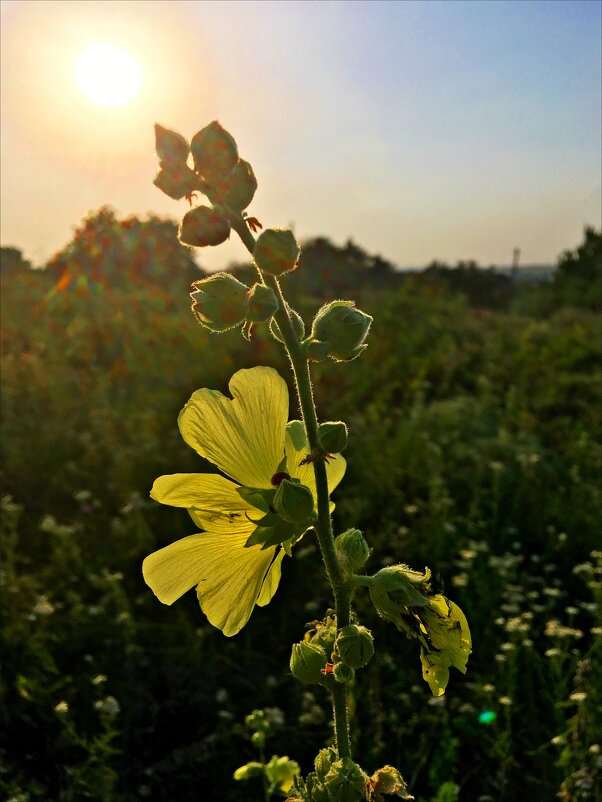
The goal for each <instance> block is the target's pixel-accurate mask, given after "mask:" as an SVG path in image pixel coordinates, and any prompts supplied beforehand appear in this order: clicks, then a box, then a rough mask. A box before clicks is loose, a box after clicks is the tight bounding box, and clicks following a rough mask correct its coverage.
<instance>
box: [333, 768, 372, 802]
mask: <svg viewBox="0 0 602 802" xmlns="http://www.w3.org/2000/svg"><path fill="white" fill-rule="evenodd" d="M367 781H368V778H367V777H366V775H365V774H364V772H363V771H362V769H361V768H360V766H358V764H357V763H354V762H353V760H351V758H349V757H344V758H342V759H341V760H336V761H335V762H334V763H333V764H332V766H331V767H330V770H329V772H328V774H327V775H326V777H325V779H324V787H325V788H326V790H327V791H328V796H329V799H331V800H333V802H360V800H364V799H365V798H366V796H365V792H366V783H367Z"/></svg>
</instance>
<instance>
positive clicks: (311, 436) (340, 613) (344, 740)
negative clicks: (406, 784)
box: [231, 215, 351, 758]
mask: <svg viewBox="0 0 602 802" xmlns="http://www.w3.org/2000/svg"><path fill="white" fill-rule="evenodd" d="M231 223H232V227H233V228H234V230H235V231H236V233H237V234H238V235H239V236H240V238H241V240H242V241H243V244H244V245H245V246H246V248H247V250H248V251H249V252H250V253H251V254H252V253H253V250H254V248H255V237H254V236H253V235H252V234H251V232H250V231H249V229H248V228H247V225H246V223H245V222H244V220H243V219H242V218H241V217H239V216H235V215H233V216H232V217H231ZM260 275H262V274H260ZM262 280H263V281H264V283H265V284H266V285H267V286H268V287H271V288H272V290H273V291H274V293H275V294H276V297H277V298H278V303H279V309H278V311H277V312H276V314H275V315H274V317H275V319H276V323H277V324H278V328H279V329H280V334H281V335H282V339H283V341H284V346H285V348H286V352H287V354H288V357H289V359H290V362H291V365H292V368H293V373H294V376H295V384H296V387H297V396H298V398H299V406H300V407H301V414H302V416H303V422H304V424H305V431H306V432H307V440H308V443H309V447H310V450H313V449H317V448H319V443H318V417H317V414H316V405H315V402H314V397H313V392H312V387H311V376H310V372H309V362H308V360H307V357H306V356H305V353H304V352H303V349H302V348H301V343H300V342H299V338H298V337H297V335H296V333H295V330H294V328H293V324H292V322H291V319H290V315H289V313H288V308H287V305H286V302H285V300H284V297H283V295H282V290H281V289H280V284H279V283H278V279H277V278H276V277H275V276H270V275H267V274H266V275H265V276H263V275H262ZM313 466H314V474H315V479H316V495H317V497H318V521H317V525H316V527H315V528H316V533H317V536H318V542H319V544H320V550H321V552H322V559H323V560H324V565H325V566H326V573H327V575H328V579H329V581H330V584H331V587H332V591H333V594H334V600H335V613H336V617H337V628H338V629H341V628H342V627H345V626H347V625H348V624H349V619H350V599H351V588H350V587H349V585H348V584H347V582H346V581H345V577H344V575H343V572H342V570H341V565H340V563H339V560H338V557H337V554H336V550H335V547H334V535H333V531H332V521H331V518H330V498H329V492H328V477H327V474H326V463H325V461H324V460H321V459H317V460H315V461H314V462H313ZM332 701H333V710H334V726H335V734H336V742H337V750H338V753H339V757H341V758H342V757H351V744H350V742H349V725H348V708H347V687H346V685H339V684H336V685H335V686H334V688H333V690H332Z"/></svg>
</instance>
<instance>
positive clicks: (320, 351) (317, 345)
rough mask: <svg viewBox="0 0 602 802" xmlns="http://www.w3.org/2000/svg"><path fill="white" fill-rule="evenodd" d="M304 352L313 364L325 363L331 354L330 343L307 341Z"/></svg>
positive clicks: (304, 344)
mask: <svg viewBox="0 0 602 802" xmlns="http://www.w3.org/2000/svg"><path fill="white" fill-rule="evenodd" d="M303 350H304V351H305V356H306V357H307V358H308V359H309V360H311V361H312V362H324V360H325V359H327V358H328V355H329V354H330V343H323V342H320V340H305V342H304V343H303Z"/></svg>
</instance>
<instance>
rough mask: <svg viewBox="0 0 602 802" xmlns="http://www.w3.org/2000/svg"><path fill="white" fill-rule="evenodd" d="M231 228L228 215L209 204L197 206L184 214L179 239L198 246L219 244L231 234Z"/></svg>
mask: <svg viewBox="0 0 602 802" xmlns="http://www.w3.org/2000/svg"><path fill="white" fill-rule="evenodd" d="M230 228H231V226H230V221H229V220H228V218H227V217H224V216H223V215H221V214H219V212H216V211H215V209H210V208H209V207H208V206H197V207H196V208H194V209H191V210H190V211H189V212H186V214H185V215H184V218H183V219H182V222H181V223H180V228H179V229H178V239H179V240H180V242H181V243H182V244H183V245H192V246H193V247H197V248H202V247H203V246H205V245H219V244H220V243H222V242H225V241H226V240H227V239H228V237H229V236H230Z"/></svg>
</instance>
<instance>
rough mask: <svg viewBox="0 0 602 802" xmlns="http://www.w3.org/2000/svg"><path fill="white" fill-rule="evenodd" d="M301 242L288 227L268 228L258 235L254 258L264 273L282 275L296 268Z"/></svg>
mask: <svg viewBox="0 0 602 802" xmlns="http://www.w3.org/2000/svg"><path fill="white" fill-rule="evenodd" d="M299 253H300V248H299V243H298V242H297V240H296V239H295V235H294V234H293V232H292V231H290V230H289V229H287V228H266V230H265V231H262V232H261V234H260V235H259V236H258V237H257V241H256V242H255V249H254V251H253V259H254V260H255V264H256V265H257V267H258V268H259V269H260V270H261V271H262V272H263V273H269V274H270V275H271V276H281V275H282V274H283V273H288V272H289V271H290V270H294V269H295V266H296V264H297V259H298V258H299Z"/></svg>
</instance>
